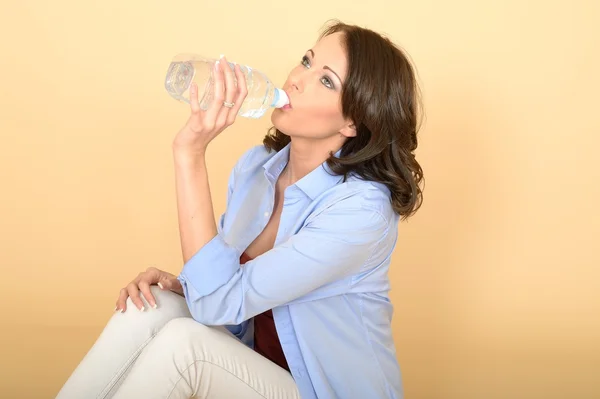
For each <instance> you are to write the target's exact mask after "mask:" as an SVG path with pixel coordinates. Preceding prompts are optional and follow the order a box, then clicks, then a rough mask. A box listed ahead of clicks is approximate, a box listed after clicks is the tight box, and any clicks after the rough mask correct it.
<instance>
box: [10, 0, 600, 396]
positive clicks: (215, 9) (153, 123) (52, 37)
mask: <svg viewBox="0 0 600 399" xmlns="http://www.w3.org/2000/svg"><path fill="white" fill-rule="evenodd" d="M348 4H349V3H348V2H347V1H343V0H331V1H318V0H306V1H302V2H295V3H288V2H284V1H277V2H275V1H253V2H241V1H239V2H238V1H227V2H217V1H204V0H195V1H170V2H167V1H158V0H143V1H142V0H128V1H116V0H109V1H103V2H99V1H97V2H85V1H83V2H82V1H75V0H71V1H67V0H60V1H52V2H51V1H42V0H37V1H35V0H30V1H20V2H16V1H11V2H9V1H5V2H3V5H2V10H1V12H0V38H1V39H0V45H1V47H0V78H1V79H2V85H1V93H0V102H1V103H0V134H1V137H0V138H1V140H0V190H1V192H0V193H1V195H0V246H1V247H0V265H1V266H2V274H1V276H2V281H1V282H0V285H1V287H2V288H1V290H0V295H1V297H0V307H1V311H2V318H1V323H2V325H1V326H0V327H1V328H0V331H1V333H0V334H2V339H1V340H0V342H1V344H0V345H1V346H0V353H1V357H0V358H1V360H0V361H1V362H2V363H1V367H2V370H1V373H0V380H1V384H0V397H3V398H50V397H53V395H54V394H55V393H56V392H57V391H58V389H59V388H60V386H61V384H62V383H63V381H64V380H65V379H66V378H67V376H68V375H69V374H70V372H71V371H72V369H73V368H74V367H75V366H76V364H77V362H78V361H79V359H80V358H81V357H82V356H83V355H84V353H85V352H86V350H87V349H88V348H89V346H90V345H91V344H92V342H93V341H94V340H95V338H96V336H97V334H98V333H99V332H100V331H101V329H102V327H103V325H104V323H105V322H106V320H107V319H108V318H109V317H110V316H111V313H112V310H113V307H114V301H115V298H116V295H117V291H118V289H119V288H120V287H121V286H122V285H124V284H125V283H126V282H128V281H129V280H130V279H131V278H133V276H135V275H136V274H137V273H138V272H139V271H141V270H143V269H145V268H146V267H148V266H150V265H156V266H158V267H160V268H164V269H167V270H169V271H171V272H174V273H176V272H178V271H179V270H180V267H181V255H180V249H179V241H178V240H179V238H178V230H177V220H176V212H175V198H174V183H173V169H172V159H171V152H170V144H171V140H172V138H173V136H174V134H175V132H176V131H177V129H178V128H179V127H180V126H181V125H182V123H183V122H184V120H185V118H186V114H187V110H188V109H187V107H186V106H185V105H183V104H180V103H177V102H176V101H175V100H172V99H171V98H170V97H169V96H168V94H167V93H166V92H165V90H164V88H163V79H164V74H165V72H166V68H167V66H168V63H169V61H170V59H171V57H172V56H173V55H174V54H176V53H179V52H197V53H200V54H205V55H208V56H218V54H220V53H225V54H226V55H227V56H228V58H229V59H230V60H232V61H238V62H242V63H247V64H249V65H252V66H254V67H256V68H258V69H261V70H263V71H264V72H266V73H267V74H268V75H269V76H270V77H271V78H272V79H273V80H275V81H276V82H277V83H282V82H283V81H284V79H285V77H286V76H287V73H288V71H289V70H290V69H291V68H292V67H293V66H294V65H295V63H296V62H298V60H299V58H300V57H301V56H302V54H303V52H304V51H305V50H306V49H307V48H309V47H310V46H311V45H312V44H313V42H314V40H315V39H316V38H317V35H318V33H319V30H320V28H321V27H322V25H323V23H324V22H325V21H326V20H328V19H330V18H340V19H342V20H344V21H346V22H350V23H358V24H361V25H363V26H367V27H370V28H373V29H375V30H378V31H380V32H383V33H386V34H388V35H389V36H390V37H391V38H392V39H393V40H395V41H396V42H397V43H399V44H401V45H402V46H403V47H405V48H406V49H407V50H408V52H409V53H410V54H411V56H412V58H413V59H414V62H415V63H416V65H417V68H418V71H419V79H420V82H421V86H422V89H423V93H424V98H425V106H426V110H427V119H426V121H425V124H424V126H423V129H422V131H421V133H420V134H421V136H420V137H421V141H420V147H419V150H418V157H419V159H420V161H421V162H422V165H423V167H424V170H425V176H426V180H427V185H426V191H425V204H424V206H423V208H422V210H421V211H420V212H419V213H418V214H417V216H415V217H414V219H412V220H411V221H410V222H408V223H406V224H403V225H402V226H401V232H400V234H401V236H400V237H401V238H400V241H399V246H398V248H397V250H396V252H395V257H394V264H393V268H392V274H391V277H392V279H393V291H392V294H391V295H392V299H393V301H394V302H395V305H396V314H395V319H394V331H395V336H396V342H397V345H398V357H399V360H400V361H401V364H402V368H403V373H404V383H405V387H406V397H407V399H429V398H432V399H433V398H435V399H454V398H456V399H458V398H461V399H494V398H528V399H531V398H544V399H548V398H569V399H587V398H590V399H591V398H598V397H600V378H599V375H600V294H599V290H600V270H599V266H600V255H598V253H597V247H598V243H599V235H600V227H599V226H600V216H599V215H600V213H599V212H598V210H597V204H598V201H599V200H600V193H599V192H600V190H599V189H598V187H597V184H598V180H599V178H600V165H599V162H598V158H599V156H598V154H597V151H598V146H599V145H600V138H599V133H600V119H599V118H598V113H599V110H598V108H599V106H600V101H599V100H598V93H600V79H599V78H598V71H600V56H599V55H598V54H599V53H598V51H599V49H600V30H599V28H598V25H597V24H598V20H599V19H600V6H599V5H598V4H599V3H598V2H597V1H593V0H589V1H585V0H577V1H575V2H566V1H564V2H559V1H547V0H546V1H529V2H527V4H525V3H523V2H521V1H519V0H504V1H497V2H485V1H484V2H481V1H474V0H473V1H467V0H457V1H452V2H448V1H441V0H438V1H433V0H421V1H418V2H414V1H413V2H399V1H389V2H386V1H378V0H370V1H369V2H368V3H364V4H362V5H358V4H357V5H355V6H353V7H350V6H349V5H348ZM268 126H269V118H268V117H266V118H264V119H261V120H258V121H248V120H239V122H238V123H237V124H236V125H234V126H233V127H232V128H231V129H230V130H229V131H226V132H225V133H224V134H223V135H222V136H220V138H219V139H218V140H217V141H216V142H214V143H213V145H212V148H211V150H210V160H209V162H210V164H209V167H210V175H211V182H212V188H213V195H214V201H215V208H216V212H217V213H219V214H220V213H221V212H222V211H223V209H224V205H225V192H226V180H227V176H228V174H229V171H230V169H231V167H232V166H233V164H234V162H235V161H236V159H237V158H238V157H239V156H240V155H241V154H242V153H243V152H244V151H245V150H246V149H247V148H249V147H250V146H252V145H254V144H257V143H259V142H260V140H261V139H262V136H263V135H264V133H265V131H266V129H267V127H268Z"/></svg>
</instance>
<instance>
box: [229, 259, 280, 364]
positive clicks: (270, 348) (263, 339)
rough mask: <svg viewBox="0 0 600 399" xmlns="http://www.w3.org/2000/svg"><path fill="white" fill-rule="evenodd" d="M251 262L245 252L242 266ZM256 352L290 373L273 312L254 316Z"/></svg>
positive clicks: (268, 311)
mask: <svg viewBox="0 0 600 399" xmlns="http://www.w3.org/2000/svg"><path fill="white" fill-rule="evenodd" d="M249 260H252V258H251V257H249V256H248V255H247V254H246V253H245V252H244V253H243V254H242V256H240V263H241V264H242V265H243V264H244V263H246V262H248V261H249ZM254 350H255V351H256V352H258V353H260V354H261V355H263V356H264V357H266V358H267V359H269V360H271V361H272V362H273V363H276V364H277V365H279V366H280V367H282V368H284V369H286V370H287V371H290V368H289V366H288V364H287V360H286V359H285V355H284V354H283V349H282V348H281V343H280V342H279V336H278V335H277V329H276V328H275V321H274V320H273V312H272V311H271V310H267V311H266V312H264V313H261V314H259V315H256V316H254Z"/></svg>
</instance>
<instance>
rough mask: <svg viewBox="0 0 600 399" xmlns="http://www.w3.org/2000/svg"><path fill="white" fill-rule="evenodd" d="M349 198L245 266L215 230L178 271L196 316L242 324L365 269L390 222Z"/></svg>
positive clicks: (202, 319) (219, 322)
mask: <svg viewBox="0 0 600 399" xmlns="http://www.w3.org/2000/svg"><path fill="white" fill-rule="evenodd" d="M345 202H346V201H340V202H338V203H337V204H334V205H332V206H331V207H330V208H328V209H327V210H325V211H323V212H321V213H320V214H319V215H316V216H314V217H313V218H312V219H311V220H308V221H307V223H306V225H305V226H304V227H303V228H302V229H301V230H300V231H299V232H298V233H296V234H294V235H293V236H291V237H290V238H289V239H288V240H286V241H285V242H282V243H281V244H279V245H277V246H276V247H274V248H273V249H272V250H270V251H268V252H266V253H264V254H262V255H261V256H258V257H256V259H254V260H251V261H249V262H246V263H245V264H244V265H243V267H242V265H241V264H240V255H241V254H240V253H239V251H238V250H237V249H235V248H233V247H231V246H230V245H228V244H227V243H226V242H225V241H224V240H223V238H222V237H221V235H220V234H218V235H217V236H215V237H214V239H213V240H211V241H210V242H209V243H207V244H206V245H205V246H204V247H203V248H201V249H200V250H199V251H198V252H197V253H196V254H195V255H194V256H193V257H192V258H191V259H190V260H189V261H188V262H187V263H186V264H185V265H184V267H183V270H182V272H181V274H180V275H179V277H178V278H179V280H180V281H181V283H182V286H183V289H184V293H185V298H186V301H187V303H188V307H189V309H190V312H191V313H192V316H193V317H194V318H195V319H196V320H197V321H199V322H201V323H203V324H206V325H230V324H241V323H243V322H244V321H246V320H248V319H250V318H252V317H253V316H255V315H257V314H260V313H262V312H264V311H266V310H269V309H272V308H274V307H276V306H280V305H284V304H286V303H289V302H291V301H293V300H295V299H297V298H300V297H302V296H303V295H306V294H308V293H310V292H312V291H313V290H315V289H317V288H319V287H321V286H324V285H326V284H328V283H331V282H334V281H336V280H339V279H341V278H344V277H346V276H350V275H353V274H355V273H358V272H360V271H361V269H362V268H363V267H365V265H368V262H369V260H370V257H371V254H372V253H373V251H374V249H375V247H376V245H377V244H378V243H379V242H380V241H381V240H382V239H383V238H384V237H385V235H386V234H387V233H388V229H389V227H390V222H389V221H388V220H387V219H386V218H385V217H384V216H383V215H382V214H381V213H380V212H379V211H378V210H376V209H371V208H367V207H360V206H357V204H356V201H347V203H345ZM349 288H350V287H349Z"/></svg>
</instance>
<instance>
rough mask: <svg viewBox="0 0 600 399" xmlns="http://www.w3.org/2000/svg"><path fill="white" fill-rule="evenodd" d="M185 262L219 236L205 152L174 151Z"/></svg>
mask: <svg viewBox="0 0 600 399" xmlns="http://www.w3.org/2000/svg"><path fill="white" fill-rule="evenodd" d="M173 158H174V163H175V186H176V193H177V216H178V220H179V235H180V238H181V252H182V254H183V262H184V263H187V262H188V261H189V260H190V259H191V258H192V256H193V255H194V254H195V253H196V252H198V250H200V248H202V247H203V246H204V245H206V243H208V242H209V241H210V240H212V239H213V238H214V237H215V236H216V235H217V226H216V223H215V218H214V210H213V203H212V198H211V193H210V186H209V184H208V173H207V170H206V157H205V156H204V153H192V152H190V151H188V150H185V149H181V148H178V147H176V146H174V148H173Z"/></svg>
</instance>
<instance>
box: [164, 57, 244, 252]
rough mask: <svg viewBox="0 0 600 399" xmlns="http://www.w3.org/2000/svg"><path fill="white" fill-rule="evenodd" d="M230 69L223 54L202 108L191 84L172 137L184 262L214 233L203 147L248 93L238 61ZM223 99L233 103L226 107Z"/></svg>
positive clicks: (227, 122) (231, 117)
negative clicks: (185, 111) (186, 113)
mask: <svg viewBox="0 0 600 399" xmlns="http://www.w3.org/2000/svg"><path fill="white" fill-rule="evenodd" d="M234 72H235V77H234ZM234 72H233V71H232V70H231V68H229V66H228V63H227V60H226V59H225V58H222V59H221V60H219V61H217V62H216V64H215V70H214V77H215V83H214V85H215V86H214V95H213V100H212V102H211V104H210V106H209V108H208V109H207V110H206V111H204V110H202V109H201V108H200V103H199V101H198V86H197V85H196V84H195V83H193V84H192V85H191V87H190V108H191V113H190V117H189V118H188V120H187V122H186V124H185V126H184V127H183V128H182V129H181V130H180V131H179V133H178V134H177V136H176V137H175V140H174V141H173V158H174V163H175V185H176V193H177V215H178V220H179V234H180V238H181V251H182V254H183V260H184V263H185V262H187V261H188V260H189V259H190V258H191V257H192V255H193V254H194V253H196V252H198V251H199V250H200V249H201V248H202V247H203V246H204V245H206V243H208V242H209V241H210V240H211V239H213V238H214V237H215V236H216V235H217V226H216V224H215V219H214V211H213V204H212V198H211V194H210V186H209V184H208V174H207V171H206V149H207V147H208V145H209V143H210V142H211V141H212V140H214V139H215V137H217V136H218V135H219V134H220V133H221V132H222V131H223V130H225V129H226V128H227V127H228V126H230V125H232V124H233V122H234V121H235V118H236V116H237V113H238V112H239V110H240V107H241V106H242V104H243V102H244V99H245V98H246V95H247V93H248V91H247V87H246V80H245V77H244V74H243V73H242V72H241V70H240V68H239V66H238V65H236V66H235V69H234ZM235 79H237V82H238V84H237V85H236V84H235ZM225 103H234V105H233V107H227V106H225Z"/></svg>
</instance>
